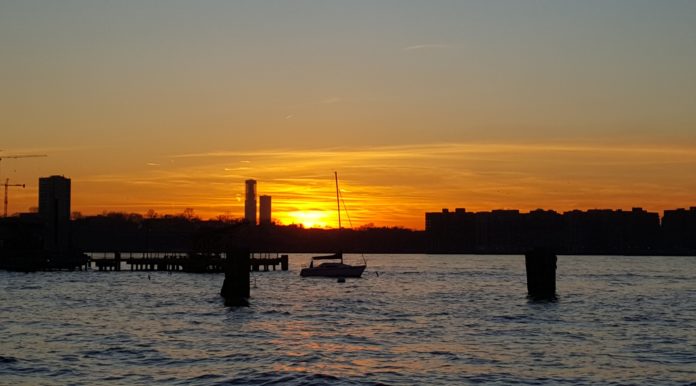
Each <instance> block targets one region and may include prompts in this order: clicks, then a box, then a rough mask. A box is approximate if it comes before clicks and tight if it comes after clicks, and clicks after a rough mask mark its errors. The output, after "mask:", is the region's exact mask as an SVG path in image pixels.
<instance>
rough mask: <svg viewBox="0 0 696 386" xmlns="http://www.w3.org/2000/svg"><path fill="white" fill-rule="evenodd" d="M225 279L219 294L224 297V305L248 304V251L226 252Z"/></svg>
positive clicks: (249, 289)
mask: <svg viewBox="0 0 696 386" xmlns="http://www.w3.org/2000/svg"><path fill="white" fill-rule="evenodd" d="M226 260H227V261H226V266H225V281H224V282H223V283H222V289H221V290H220V295H222V297H223V298H225V305H226V306H232V307H240V306H248V305H249V297H250V295H251V288H250V280H249V276H250V269H249V265H250V257H249V252H248V251H244V250H235V251H231V252H228V253H227V259H226Z"/></svg>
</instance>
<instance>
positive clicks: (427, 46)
mask: <svg viewBox="0 0 696 386" xmlns="http://www.w3.org/2000/svg"><path fill="white" fill-rule="evenodd" d="M449 47H450V45H449V44H442V43H437V44H416V45H413V46H408V47H404V48H402V49H403V50H404V51H415V50H428V49H441V48H449Z"/></svg>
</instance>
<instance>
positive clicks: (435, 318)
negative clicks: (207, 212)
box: [0, 255, 696, 385]
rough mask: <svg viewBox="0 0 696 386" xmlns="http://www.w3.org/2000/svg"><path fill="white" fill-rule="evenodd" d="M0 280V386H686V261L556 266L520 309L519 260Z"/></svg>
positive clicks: (692, 319) (690, 337)
mask: <svg viewBox="0 0 696 386" xmlns="http://www.w3.org/2000/svg"><path fill="white" fill-rule="evenodd" d="M306 260H307V256H292V257H291V271H290V272H272V273H268V274H266V273H263V274H255V275H254V278H255V279H254V281H255V283H256V284H255V286H254V288H253V289H252V304H251V306H250V307H246V308H228V307H225V306H224V304H223V302H222V300H221V299H220V298H219V296H218V295H217V294H218V292H219V289H220V285H221V283H222V275H215V274H214V275H192V274H183V273H178V274H173V275H168V274H166V273H160V272H152V273H150V276H151V279H150V280H148V279H147V275H143V273H139V272H110V273H104V272H60V273H50V272H39V273H34V274H16V273H10V272H0V288H2V291H0V345H1V350H0V384H2V385H4V384H8V385H9V384H12V385H14V384H48V385H52V384H57V385H60V384H76V385H90V384H118V385H152V384H161V385H171V384H177V385H210V384H217V385H249V384H257V385H259V384H260V385H280V384H282V385H326V384H339V385H413V384H428V385H451V384H476V383H482V384H501V385H507V384H615V385H624V384H688V383H690V382H693V380H694V379H696V369H695V368H694V367H693V363H696V351H695V350H694V349H693V347H696V336H694V334H693V333H692V332H691V331H696V259H693V258H676V257H674V258H672V257H670V258H650V257H601V256H594V257H566V256H561V257H559V263H558V266H559V280H558V291H559V295H560V296H559V299H558V301H557V302H552V303H537V302H528V301H527V299H526V287H525V276H524V260H523V258H522V257H521V256H423V255H380V256H374V257H370V258H369V260H370V262H371V269H374V270H376V271H379V272H380V275H379V276H377V275H370V274H366V275H365V277H364V278H363V279H360V280H350V279H349V280H348V281H347V282H346V283H342V284H339V283H336V281H335V280H321V279H317V280H306V279H301V278H300V277H299V275H298V271H299V265H300V264H302V263H304V262H306Z"/></svg>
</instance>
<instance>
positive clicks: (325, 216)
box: [281, 210, 335, 228]
mask: <svg viewBox="0 0 696 386" xmlns="http://www.w3.org/2000/svg"><path fill="white" fill-rule="evenodd" d="M281 222H282V223H287V224H296V225H302V226H303V227H305V228H326V227H335V220H334V219H333V218H332V215H331V214H329V213H327V212H325V211H322V210H309V211H295V212H288V213H287V217H286V218H282V219H281Z"/></svg>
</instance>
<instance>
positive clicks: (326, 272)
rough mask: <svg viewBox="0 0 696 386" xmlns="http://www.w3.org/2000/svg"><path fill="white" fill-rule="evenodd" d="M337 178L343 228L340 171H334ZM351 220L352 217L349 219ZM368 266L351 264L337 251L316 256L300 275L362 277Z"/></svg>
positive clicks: (339, 219)
mask: <svg viewBox="0 0 696 386" xmlns="http://www.w3.org/2000/svg"><path fill="white" fill-rule="evenodd" d="M334 178H335V180H336V207H337V209H338V229H339V230H340V229H341V202H340V195H339V190H338V173H337V172H334ZM349 220H350V219H349ZM323 260H327V261H326V262H321V263H319V264H318V265H314V262H315V261H323ZM365 268H367V264H363V265H350V264H345V263H344V262H343V253H341V252H337V253H334V254H331V255H323V256H314V257H312V259H311V260H310V262H309V267H307V268H302V270H301V271H300V276H302V277H308V276H316V277H338V278H345V277H360V276H362V273H363V271H364V270H365Z"/></svg>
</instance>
